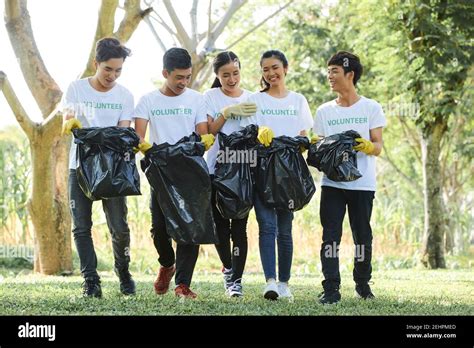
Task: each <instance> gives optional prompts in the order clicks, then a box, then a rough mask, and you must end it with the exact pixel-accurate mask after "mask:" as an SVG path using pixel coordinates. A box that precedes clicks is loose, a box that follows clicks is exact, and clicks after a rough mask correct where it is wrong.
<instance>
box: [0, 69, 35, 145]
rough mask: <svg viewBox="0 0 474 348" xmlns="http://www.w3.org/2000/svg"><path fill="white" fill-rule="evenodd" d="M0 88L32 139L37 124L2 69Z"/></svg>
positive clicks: (0, 72) (21, 125)
mask: <svg viewBox="0 0 474 348" xmlns="http://www.w3.org/2000/svg"><path fill="white" fill-rule="evenodd" d="M0 90H1V91H2V92H3V95H4V96H5V99H6V100H7V103H8V105H9V106H10V108H11V109H12V111H13V114H14V115H15V118H16V120H17V121H18V123H19V124H20V127H21V128H22V129H23V131H24V132H25V134H26V136H27V137H28V139H31V138H32V137H33V134H34V128H35V127H36V124H35V123H34V122H33V121H32V120H31V118H30V117H29V116H28V114H27V113H26V111H25V109H24V108H23V106H22V105H21V102H20V100H18V97H17V96H16V94H15V91H14V90H13V88H12V86H11V84H10V82H9V81H8V78H7V75H6V74H5V73H4V72H3V71H0Z"/></svg>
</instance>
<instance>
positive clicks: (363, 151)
mask: <svg viewBox="0 0 474 348" xmlns="http://www.w3.org/2000/svg"><path fill="white" fill-rule="evenodd" d="M327 65H328V81H329V85H330V88H331V90H332V91H334V92H336V93H337V98H336V99H335V100H332V101H330V102H327V103H325V104H323V105H321V106H320V107H319V108H318V110H317V112H316V117H315V120H314V127H313V130H314V132H315V133H316V134H317V135H316V136H315V137H313V138H312V139H311V142H315V141H317V139H318V137H319V136H330V135H332V134H337V133H342V132H344V131H347V130H351V129H352V130H355V131H357V132H358V133H359V134H360V135H361V138H356V141H357V143H358V145H356V146H355V147H354V150H356V151H358V153H357V165H358V169H359V171H360V172H361V174H362V177H361V178H359V179H357V180H355V181H351V182H335V181H332V180H330V179H329V178H327V177H326V175H324V177H323V179H322V183H321V186H322V190H321V205H320V218H321V224H322V226H323V243H322V245H321V253H320V255H321V264H322V270H323V274H324V280H323V282H322V285H323V289H324V292H323V293H322V294H321V297H320V299H319V302H320V303H322V304H329V303H336V302H339V301H340V299H341V294H340V292H339V288H340V284H341V276H340V274H339V256H338V252H339V244H340V242H341V236H342V223H343V221H344V216H345V214H346V206H347V209H348V212H349V221H350V225H351V230H352V236H353V239H354V243H355V246H356V248H355V257H354V271H353V278H354V281H355V283H356V287H355V290H356V293H357V295H358V296H359V297H361V298H363V299H370V298H373V297H374V294H373V293H372V290H371V289H370V286H369V280H370V279H371V275H372V266H371V260H372V229H371V226H370V217H371V214H372V202H373V199H374V195H375V188H376V180H375V157H376V156H378V155H379V154H380V152H381V151H382V143H383V142H382V129H383V127H384V126H385V123H386V122H385V116H384V114H383V111H382V107H381V106H380V104H379V103H377V102H376V101H374V100H371V99H368V98H365V97H363V96H359V95H358V94H357V92H356V89H355V86H356V84H357V81H358V80H359V78H360V76H361V75H362V65H361V63H360V60H359V58H358V57H357V56H356V55H354V54H351V53H349V52H344V51H340V52H337V53H336V54H335V55H333V56H332V57H331V58H330V59H329V61H328V63H327ZM369 139H370V140H369Z"/></svg>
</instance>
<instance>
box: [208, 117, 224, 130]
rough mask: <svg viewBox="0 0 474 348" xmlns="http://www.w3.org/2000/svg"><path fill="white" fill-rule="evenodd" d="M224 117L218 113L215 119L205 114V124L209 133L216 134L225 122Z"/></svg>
mask: <svg viewBox="0 0 474 348" xmlns="http://www.w3.org/2000/svg"><path fill="white" fill-rule="evenodd" d="M225 121H226V119H225V118H224V115H222V114H219V116H217V117H216V118H215V119H213V118H212V117H211V116H209V115H207V125H208V128H209V133H211V134H214V135H216V134H217V133H219V131H220V130H221V129H222V127H223V126H224V124H225Z"/></svg>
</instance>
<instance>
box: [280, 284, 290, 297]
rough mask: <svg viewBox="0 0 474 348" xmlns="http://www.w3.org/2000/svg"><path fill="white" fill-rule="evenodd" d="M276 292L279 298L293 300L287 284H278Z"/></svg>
mask: <svg viewBox="0 0 474 348" xmlns="http://www.w3.org/2000/svg"><path fill="white" fill-rule="evenodd" d="M278 292H279V294H280V297H281V298H290V299H291V298H293V295H292V293H291V291H290V288H289V287H288V283H285V282H278Z"/></svg>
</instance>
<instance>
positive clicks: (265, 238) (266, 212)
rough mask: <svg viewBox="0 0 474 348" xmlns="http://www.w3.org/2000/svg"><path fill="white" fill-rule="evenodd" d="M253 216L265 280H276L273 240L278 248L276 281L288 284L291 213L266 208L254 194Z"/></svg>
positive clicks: (290, 258)
mask: <svg viewBox="0 0 474 348" xmlns="http://www.w3.org/2000/svg"><path fill="white" fill-rule="evenodd" d="M254 207H255V214H256V216H257V222H258V227H259V249H260V259H261V261H262V266H263V272H264V274H265V279H266V280H268V279H270V278H273V279H277V278H276V253H275V240H276V242H277V243H276V244H277V247H278V280H279V281H280V282H288V281H289V280H290V275H291V262H292V259H293V237H292V235H291V228H292V221H293V213H292V212H289V211H286V210H280V209H274V208H268V207H266V206H265V205H264V204H263V202H262V201H261V200H260V198H259V197H258V194H257V193H256V194H255V196H254Z"/></svg>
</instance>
